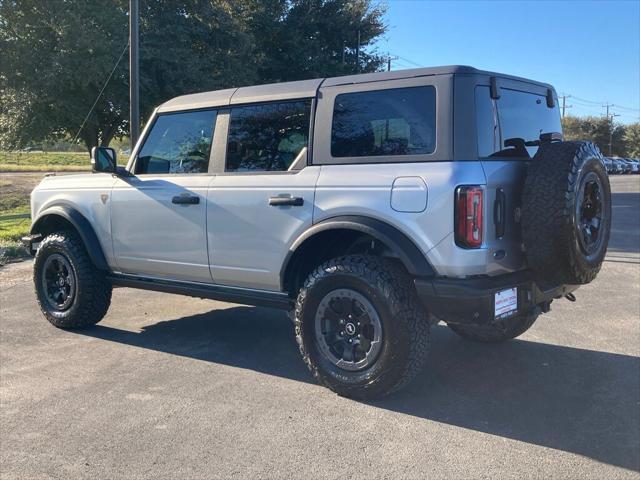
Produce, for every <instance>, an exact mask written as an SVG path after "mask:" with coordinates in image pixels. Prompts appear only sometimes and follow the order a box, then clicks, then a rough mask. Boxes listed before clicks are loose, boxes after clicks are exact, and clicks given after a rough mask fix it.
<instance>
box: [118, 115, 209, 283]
mask: <svg viewBox="0 0 640 480" xmlns="http://www.w3.org/2000/svg"><path fill="white" fill-rule="evenodd" d="M216 116H217V111H216V110H214V109H209V110H198V111H187V112H178V113H170V114H160V115H158V116H157V117H156V119H155V121H154V123H153V125H152V126H151V129H150V131H149V134H148V135H147V137H146V139H145V140H144V144H143V145H142V147H141V148H140V150H139V153H138V154H137V158H136V159H135V164H134V166H133V175H131V176H129V177H121V178H119V179H118V181H117V182H116V184H115V185H114V187H113V192H112V205H111V224H112V231H113V253H114V256H115V260H116V263H117V265H118V268H119V269H120V271H122V272H124V273H130V274H138V275H145V276H152V277H161V278H169V279H175V280H188V281H198V282H211V274H210V272H209V262H208V252H207V236H206V209H207V205H206V198H207V197H206V196H207V187H208V185H209V183H210V182H211V180H212V178H213V176H212V174H210V173H209V157H210V152H211V144H212V138H213V130H214V124H215V120H216Z"/></svg>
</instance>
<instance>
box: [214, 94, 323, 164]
mask: <svg viewBox="0 0 640 480" xmlns="http://www.w3.org/2000/svg"><path fill="white" fill-rule="evenodd" d="M310 120H311V99H308V100H296V101H286V102H277V103H276V102H274V103H264V104H260V105H246V106H241V107H233V108H232V109H231V120H230V122H229V138H228V143H227V164H226V167H225V170H226V171H227V172H256V171H257V172H260V171H263V172H264V171H266V172H274V171H275V172H278V171H286V170H288V169H289V167H291V166H292V165H293V164H294V163H295V164H298V161H299V160H300V159H301V157H303V156H304V158H305V159H306V152H307V146H308V144H309V123H310Z"/></svg>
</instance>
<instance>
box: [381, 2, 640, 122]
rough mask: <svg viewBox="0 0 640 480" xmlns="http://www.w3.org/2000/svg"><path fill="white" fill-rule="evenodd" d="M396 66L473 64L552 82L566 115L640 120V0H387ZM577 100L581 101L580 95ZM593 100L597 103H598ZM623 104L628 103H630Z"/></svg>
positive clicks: (386, 42)
mask: <svg viewBox="0 0 640 480" xmlns="http://www.w3.org/2000/svg"><path fill="white" fill-rule="evenodd" d="M387 6H388V9H387V23H388V24H389V31H388V33H387V34H386V36H385V38H384V39H382V40H381V41H380V42H378V44H377V48H378V50H379V51H380V52H382V53H386V52H387V51H388V52H390V53H391V55H398V56H400V57H401V58H400V59H398V60H396V61H394V62H393V64H392V68H394V69H401V68H414V67H415V66H416V65H420V66H433V65H451V64H463V65H471V66H474V67H477V68H481V69H486V70H495V71H498V72H503V73H509V74H512V75H519V76H523V77H529V78H532V79H535V80H540V81H544V82H548V83H551V84H553V85H554V86H555V87H556V90H557V91H558V95H562V94H563V93H564V94H566V95H572V96H573V98H570V99H567V105H573V107H572V108H571V109H568V110H567V114H574V115H600V114H603V113H604V108H602V107H601V105H603V104H604V103H605V102H609V103H612V104H614V105H616V106H617V107H613V109H612V111H613V112H614V113H617V114H620V115H621V116H620V117H616V120H617V121H620V122H624V123H629V122H634V121H639V120H640V0H629V1H613V0H612V1H579V0H574V1H557V2H556V1H538V2H531V1H479V0H467V1H431V0H387ZM576 97H577V98H576ZM591 102H593V103H591ZM623 107H624V108H623Z"/></svg>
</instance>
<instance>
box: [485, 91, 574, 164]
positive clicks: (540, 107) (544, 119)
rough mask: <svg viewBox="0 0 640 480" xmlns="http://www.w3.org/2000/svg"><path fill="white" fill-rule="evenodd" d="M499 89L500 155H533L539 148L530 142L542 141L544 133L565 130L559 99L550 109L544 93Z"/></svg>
mask: <svg viewBox="0 0 640 480" xmlns="http://www.w3.org/2000/svg"><path fill="white" fill-rule="evenodd" d="M500 92H501V93H500V99H499V100H498V101H497V104H498V119H499V123H500V131H501V137H502V145H501V149H502V150H501V152H500V153H501V155H504V154H506V153H510V154H511V155H512V156H519V157H525V158H528V157H532V156H533V155H535V153H536V152H537V151H538V147H537V145H532V144H531V143H532V142H536V141H537V140H540V135H541V134H542V133H552V132H562V125H561V124H560V111H559V109H558V106H557V102H556V106H555V107H554V108H549V107H547V99H546V98H545V97H544V96H543V95H536V94H533V93H528V92H521V91H518V90H509V89H506V88H502V89H501V91H500ZM522 142H524V144H523V143H522Z"/></svg>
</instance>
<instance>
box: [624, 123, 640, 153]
mask: <svg viewBox="0 0 640 480" xmlns="http://www.w3.org/2000/svg"><path fill="white" fill-rule="evenodd" d="M624 141H625V143H626V145H627V154H628V155H629V156H630V157H633V158H640V123H633V124H631V125H627V127H626V129H625V132H624Z"/></svg>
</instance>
